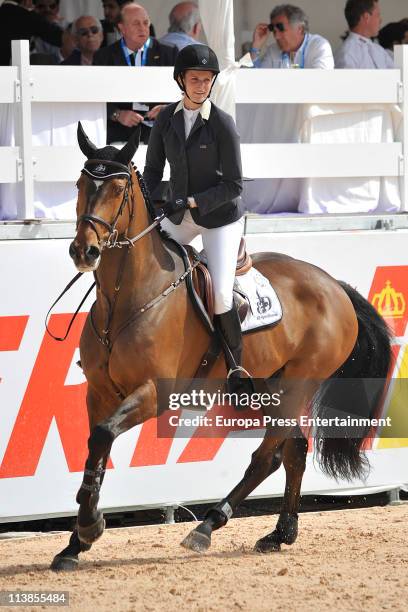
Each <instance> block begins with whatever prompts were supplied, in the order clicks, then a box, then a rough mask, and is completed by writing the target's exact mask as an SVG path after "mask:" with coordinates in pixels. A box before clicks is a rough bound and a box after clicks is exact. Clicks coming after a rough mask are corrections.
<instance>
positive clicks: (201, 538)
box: [181, 529, 211, 553]
mask: <svg viewBox="0 0 408 612" xmlns="http://www.w3.org/2000/svg"><path fill="white" fill-rule="evenodd" d="M181 546H184V548H187V549H188V550H192V551H194V552H198V553H203V552H206V551H207V550H208V549H209V548H210V546H211V538H210V537H208V535H206V534H205V533H200V532H199V531H197V530H196V529H193V531H190V533H189V534H188V536H187V537H186V538H184V540H183V541H182V542H181Z"/></svg>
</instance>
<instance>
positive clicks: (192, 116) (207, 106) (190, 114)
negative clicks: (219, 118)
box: [174, 99, 211, 140]
mask: <svg viewBox="0 0 408 612" xmlns="http://www.w3.org/2000/svg"><path fill="white" fill-rule="evenodd" d="M180 110H183V117H184V131H185V136H186V140H187V138H188V137H189V135H190V132H191V129H192V127H193V125H194V124H195V122H196V119H197V115H198V113H200V115H201V117H202V118H203V119H204V120H205V121H208V119H209V117H210V114H211V102H210V100H208V99H207V100H205V101H204V102H203V103H202V105H201V106H200V107H199V108H197V109H196V110H189V109H188V108H186V107H185V106H184V99H183V100H180V102H179V103H178V104H177V106H176V108H175V109H174V114H176V113H178V112H179V111H180Z"/></svg>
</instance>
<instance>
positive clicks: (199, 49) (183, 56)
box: [173, 45, 220, 95]
mask: <svg viewBox="0 0 408 612" xmlns="http://www.w3.org/2000/svg"><path fill="white" fill-rule="evenodd" d="M186 70H211V72H213V73H214V74H215V79H216V78H217V76H218V74H219V72H220V67H219V64H218V59H217V56H216V55H215V53H214V51H213V50H212V49H210V47H207V45H187V47H184V49H181V51H179V53H178V55H177V57H176V63H175V65H174V72H173V77H174V80H175V81H176V83H177V84H178V86H179V87H180V89H181V90H182V91H184V93H185V94H186V95H187V92H186V88H185V85H184V79H183V75H184V73H185V71H186ZM179 77H181V78H180V81H181V83H180V82H179ZM215 79H214V81H213V84H212V87H211V90H212V88H213V86H214V83H215ZM210 94H211V91H210Z"/></svg>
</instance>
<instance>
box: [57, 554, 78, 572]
mask: <svg viewBox="0 0 408 612" xmlns="http://www.w3.org/2000/svg"><path fill="white" fill-rule="evenodd" d="M78 564H79V559H78V557H75V556H72V557H62V556H60V555H56V556H55V557H54V559H53V560H52V563H51V565H50V569H52V570H53V571H54V572H73V571H75V570H76V569H78Z"/></svg>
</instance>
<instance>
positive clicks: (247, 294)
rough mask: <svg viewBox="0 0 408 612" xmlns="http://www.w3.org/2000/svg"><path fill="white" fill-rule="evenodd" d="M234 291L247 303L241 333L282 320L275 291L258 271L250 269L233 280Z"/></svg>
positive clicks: (280, 306) (279, 304) (280, 308)
mask: <svg viewBox="0 0 408 612" xmlns="http://www.w3.org/2000/svg"><path fill="white" fill-rule="evenodd" d="M234 291H237V292H238V293H240V294H241V295H242V296H243V297H244V298H245V299H246V301H247V302H248V304H249V309H248V314H247V316H246V317H245V319H244V320H243V321H242V323H241V328H242V331H243V332H247V331H250V330H252V329H258V328H259V327H265V326H267V325H272V324H273V323H277V322H278V321H280V320H281V318H282V305H281V303H280V301H279V298H278V296H277V295H276V292H275V289H274V288H273V287H272V285H271V284H270V282H269V280H268V279H267V278H265V276H263V275H262V274H261V273H260V272H259V271H258V270H256V269H255V268H254V267H252V268H251V269H250V270H249V271H248V272H247V273H246V274H244V275H242V276H238V277H236V279H235V284H234Z"/></svg>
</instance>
